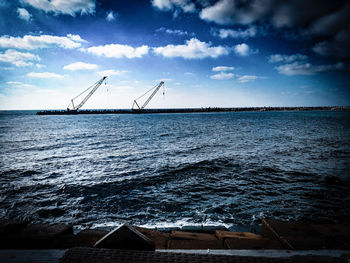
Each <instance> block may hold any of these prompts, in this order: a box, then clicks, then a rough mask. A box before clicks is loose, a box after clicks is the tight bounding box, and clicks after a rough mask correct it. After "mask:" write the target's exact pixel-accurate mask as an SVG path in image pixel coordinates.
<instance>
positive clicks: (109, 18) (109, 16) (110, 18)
mask: <svg viewBox="0 0 350 263" xmlns="http://www.w3.org/2000/svg"><path fill="white" fill-rule="evenodd" d="M116 17H117V15H116V14H114V12H113V11H112V10H111V11H109V12H107V16H106V20H107V21H108V22H111V21H114V20H115V18H116Z"/></svg>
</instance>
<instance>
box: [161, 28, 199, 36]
mask: <svg viewBox="0 0 350 263" xmlns="http://www.w3.org/2000/svg"><path fill="white" fill-rule="evenodd" d="M156 32H162V33H166V34H168V35H176V36H188V35H191V36H194V33H188V32H187V31H183V30H181V29H169V28H165V27H160V28H158V29H157V30H156Z"/></svg>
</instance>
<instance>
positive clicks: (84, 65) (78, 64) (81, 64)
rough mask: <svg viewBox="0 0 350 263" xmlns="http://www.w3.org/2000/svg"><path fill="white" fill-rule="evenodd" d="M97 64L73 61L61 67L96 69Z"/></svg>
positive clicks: (73, 69)
mask: <svg viewBox="0 0 350 263" xmlns="http://www.w3.org/2000/svg"><path fill="white" fill-rule="evenodd" d="M97 68H98V66H97V65H96V64H89V63H84V62H75V63H72V64H69V65H66V66H64V67H63V69H67V70H72V71H76V70H94V69H97Z"/></svg>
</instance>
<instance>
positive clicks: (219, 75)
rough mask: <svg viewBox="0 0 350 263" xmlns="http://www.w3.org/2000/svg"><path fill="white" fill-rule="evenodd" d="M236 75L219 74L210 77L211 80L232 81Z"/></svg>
mask: <svg viewBox="0 0 350 263" xmlns="http://www.w3.org/2000/svg"><path fill="white" fill-rule="evenodd" d="M234 76H235V75H234V74H233V73H225V72H220V73H218V74H215V75H212V76H210V78H211V79H217V80H226V79H232V78H233V77H234Z"/></svg>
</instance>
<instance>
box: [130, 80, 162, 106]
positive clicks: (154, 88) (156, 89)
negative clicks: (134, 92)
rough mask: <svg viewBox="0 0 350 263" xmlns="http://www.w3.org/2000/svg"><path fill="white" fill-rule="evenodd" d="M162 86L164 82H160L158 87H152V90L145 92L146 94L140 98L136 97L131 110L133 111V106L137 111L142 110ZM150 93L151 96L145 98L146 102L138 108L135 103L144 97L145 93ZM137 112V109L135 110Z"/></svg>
mask: <svg viewBox="0 0 350 263" xmlns="http://www.w3.org/2000/svg"><path fill="white" fill-rule="evenodd" d="M163 85H164V81H161V82H160V83H159V84H158V85H156V86H154V87H153V88H152V89H150V90H149V91H147V92H146V93H144V94H143V95H142V96H140V97H138V98H137V99H135V100H134V103H133V104H132V109H133V110H134V106H135V105H136V106H137V107H138V109H139V110H143V109H144V108H145V107H146V106H147V104H148V103H149V102H150V101H151V99H152V98H153V97H154V95H156V93H157V92H158V90H159V89H160V88H161V87H162V86H163ZM152 90H153V92H152V94H151V95H150V96H149V97H148V98H147V100H146V101H145V102H144V103H143V105H142V106H141V107H140V106H139V104H138V103H137V100H138V99H140V98H142V97H143V96H145V95H146V94H147V93H149V92H151V91H152ZM136 110H137V109H136Z"/></svg>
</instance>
